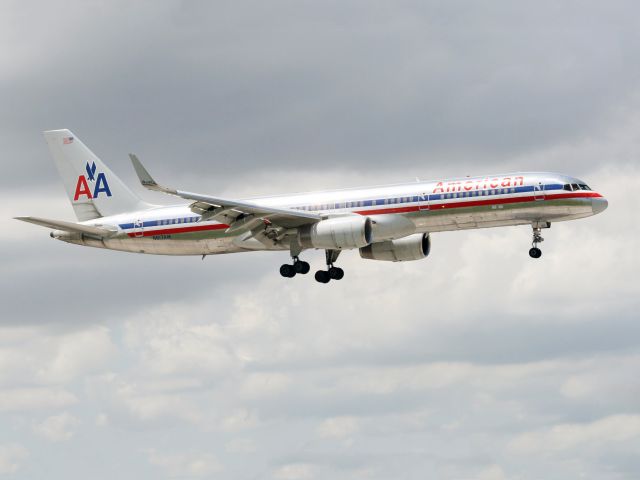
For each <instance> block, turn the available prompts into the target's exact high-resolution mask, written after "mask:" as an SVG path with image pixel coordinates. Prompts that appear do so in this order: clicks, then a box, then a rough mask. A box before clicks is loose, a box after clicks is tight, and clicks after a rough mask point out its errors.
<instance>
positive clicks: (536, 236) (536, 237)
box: [529, 226, 544, 258]
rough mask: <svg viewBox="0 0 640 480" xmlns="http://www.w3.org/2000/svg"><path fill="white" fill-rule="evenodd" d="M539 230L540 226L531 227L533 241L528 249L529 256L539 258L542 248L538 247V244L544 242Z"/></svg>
mask: <svg viewBox="0 0 640 480" xmlns="http://www.w3.org/2000/svg"><path fill="white" fill-rule="evenodd" d="M541 230H542V229H541V228H540V227H537V226H534V227H533V242H532V243H531V248H530V249H529V256H530V257H531V258H540V257H541V256H542V250H540V249H539V248H538V244H539V243H542V242H544V238H542V233H541Z"/></svg>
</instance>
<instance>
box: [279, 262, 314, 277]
mask: <svg viewBox="0 0 640 480" xmlns="http://www.w3.org/2000/svg"><path fill="white" fill-rule="evenodd" d="M309 270H311V265H309V263H308V262H304V261H302V260H300V259H299V258H298V257H293V265H289V264H288V263H285V264H284V265H282V266H281V267H280V275H282V276H283V277H287V278H292V277H295V276H296V274H297V273H299V274H301V275H306V274H307V273H309Z"/></svg>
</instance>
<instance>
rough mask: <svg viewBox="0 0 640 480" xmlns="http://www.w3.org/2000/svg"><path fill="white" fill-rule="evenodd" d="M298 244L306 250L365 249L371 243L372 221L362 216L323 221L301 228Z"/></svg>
mask: <svg viewBox="0 0 640 480" xmlns="http://www.w3.org/2000/svg"><path fill="white" fill-rule="evenodd" d="M298 242H299V243H300V245H301V246H302V247H304V248H324V249H331V250H334V249H335V250H340V249H350V248H360V247H364V246H365V245H369V244H370V243H371V220H370V219H369V218H368V217H361V216H360V215H358V216H355V215H354V216H348V217H335V218H329V219H327V220H321V221H319V222H318V223H314V224H313V225H309V226H307V227H302V228H300V229H299V230H298Z"/></svg>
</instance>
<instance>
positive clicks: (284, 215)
mask: <svg viewBox="0 0 640 480" xmlns="http://www.w3.org/2000/svg"><path fill="white" fill-rule="evenodd" d="M129 158H131V162H132V163H133V168H134V169H135V171H136V174H137V175H138V178H139V179H140V183H141V184H142V186H143V187H145V188H147V189H149V190H155V191H157V192H163V193H167V194H169V195H175V196H177V197H180V198H184V199H186V200H192V201H193V202H194V203H192V204H191V205H190V208H191V211H193V212H194V213H198V214H200V215H202V216H203V217H204V218H206V219H214V220H218V221H221V222H223V223H227V224H229V225H231V224H232V223H233V222H235V221H236V220H241V219H244V218H245V217H249V216H251V217H253V218H257V219H262V220H265V221H268V222H269V223H273V224H276V225H278V226H281V227H285V228H296V227H301V226H303V225H308V224H311V223H316V222H319V221H320V220H322V216H320V215H317V214H315V213H310V212H303V211H300V210H293V209H290V208H277V207H270V206H266V205H260V204H258V203H253V202H247V201H242V200H231V199H228V198H220V197H212V196H209V195H201V194H199V193H192V192H185V191H182V190H175V189H173V188H168V187H165V186H162V185H159V184H158V183H157V182H156V181H155V180H154V179H153V178H152V177H151V175H150V174H149V172H148V171H147V170H146V169H145V168H144V166H143V165H142V163H140V160H138V157H137V156H135V155H133V154H130V155H129ZM232 228H233V227H232Z"/></svg>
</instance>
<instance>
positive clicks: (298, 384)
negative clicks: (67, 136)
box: [0, 1, 640, 480]
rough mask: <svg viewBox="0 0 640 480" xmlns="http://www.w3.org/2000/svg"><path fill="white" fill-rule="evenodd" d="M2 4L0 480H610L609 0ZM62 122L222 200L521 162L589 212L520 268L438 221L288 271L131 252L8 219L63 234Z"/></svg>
mask: <svg viewBox="0 0 640 480" xmlns="http://www.w3.org/2000/svg"><path fill="white" fill-rule="evenodd" d="M578 7H579V8H578ZM0 9H1V10H0V11H1V14H0V38H2V40H3V41H2V42H0V45H3V46H2V47H0V61H2V64H3V75H2V78H0V95H1V96H2V99H3V107H4V111H5V115H4V116H2V117H1V118H0V125H1V126H2V133H0V141H1V143H2V145H3V154H2V157H0V158H1V160H0V165H2V173H3V175H2V176H1V177H0V185H2V190H1V191H0V212H1V215H0V217H1V218H0V230H1V231H2V232H3V234H2V237H0V247H1V248H0V263H2V265H3V270H2V273H3V275H1V276H0V302H1V303H2V306H3V309H2V315H1V316H0V410H1V411H0V425H2V427H3V428H0V473H6V474H10V475H14V476H15V477H17V478H42V477H45V476H46V477H47V478H69V477H70V476H72V477H78V476H89V475H90V476H91V477H92V478H114V477H116V476H117V477H122V476H135V477H136V478H176V477H179V478H217V477H219V476H224V477H225V478H247V479H249V478H252V479H254V478H276V479H295V478H328V477H331V478H350V479H351V478H359V477H360V478H424V476H425V473H426V474H427V475H428V476H432V477H438V478H451V479H454V478H479V479H483V480H490V479H494V480H502V479H508V478H522V479H527V478H549V479H554V478H558V479H561V478H562V479H565V478H576V477H579V476H580V475H583V476H586V477H589V478H590V477H594V478H595V477H597V478H603V479H608V478H610V479H616V480H617V479H620V478H629V479H631V478H635V477H634V475H635V472H637V470H638V461H637V458H640V457H639V454H640V451H638V447H637V445H638V439H639V438H640V429H638V425H639V424H638V414H639V413H638V405H637V398H638V394H639V391H638V382H637V378H636V377H637V371H638V366H639V358H640V357H639V355H640V348H639V344H638V341H637V339H638V333H639V331H638V328H640V327H638V322H637V320H636V317H637V314H636V312H637V310H638V307H640V305H639V300H638V299H639V298H640V291H639V289H638V282H637V281H636V276H637V269H638V267H639V265H640V263H639V261H640V259H639V258H638V255H637V252H636V251H635V249H634V248H633V245H635V243H637V238H638V235H639V234H640V232H639V231H638V229H639V228H640V227H638V226H637V225H636V224H635V223H634V222H633V221H631V220H630V219H633V218H635V216H637V211H638V209H639V208H640V204H639V203H638V200H637V199H636V198H637V196H636V195H635V190H636V185H637V183H638V181H640V172H639V171H638V162H637V158H638V155H640V148H639V145H638V141H637V131H638V128H640V109H639V103H638V99H639V98H640V97H638V93H639V90H638V73H639V72H638V66H637V62H635V61H634V58H635V57H634V55H635V52H636V51H637V50H638V46H639V45H638V43H639V38H638V33H637V28H636V25H635V24H636V22H635V18H637V7H636V5H635V4H634V3H631V2H616V3H614V4H607V6H606V7H604V6H601V5H600V4H599V3H597V2H586V3H585V2H583V3H581V4H580V5H579V6H577V5H575V4H573V3H571V2H564V3H557V2H543V3H540V4H536V6H535V8H532V7H530V6H523V5H516V4H514V3H513V2H511V3H510V2H497V3H492V4H482V5H480V4H476V3H472V2H465V3H462V4H454V3H447V4H438V3H424V2H399V3H398V2H395V3H394V4H386V3H383V2H351V3H345V2H328V3H327V2H324V3H322V4H319V3H314V2H276V3H273V2H272V3H264V2H250V3H245V4H242V5H240V4H236V3H225V2H215V3H211V2H161V3H158V2H138V3H136V4H130V3H126V2H109V3H106V2H99V1H98V2H76V3H74V4H72V5H67V6H66V7H65V8H61V7H60V6H59V5H49V4H46V3H42V4H38V3H34V4H25V3H19V2H14V3H8V4H5V5H4V6H3V7H0ZM60 127H68V128H71V129H73V130H74V132H75V133H76V134H77V135H78V136H79V137H81V138H82V139H83V140H84V141H85V142H86V143H87V144H88V145H89V146H90V147H91V148H92V149H93V150H94V151H95V152H96V153H98V154H99V155H100V156H101V157H103V159H105V160H106V161H107V162H108V163H109V164H110V165H111V166H112V167H113V169H114V171H116V172H117V173H118V174H119V176H121V177H122V178H123V179H125V180H126V181H127V182H130V183H133V180H134V176H133V172H132V171H131V167H130V166H129V165H128V161H127V156H126V154H127V153H128V152H129V151H135V152H136V153H138V154H139V155H140V156H141V158H143V160H144V161H145V163H146V164H147V165H148V166H149V168H150V170H151V171H152V172H153V173H154V174H155V175H157V176H158V177H159V178H160V179H161V180H163V181H165V182H167V183H173V184H175V185H176V186H181V187H184V188H190V189H194V190H202V191H203V192H211V193H218V194H225V195H228V196H232V197H233V196H250V195H255V194H265V193H281V192H287V191H300V190H312V189H326V188H332V187H333V186H336V187H343V186H349V185H357V184H360V185H362V184H380V183H386V182H389V181H403V180H406V179H407V178H409V179H413V177H414V176H415V175H420V176H429V177H437V176H450V175H460V174H466V173H473V172H478V173H485V172H487V171H505V170H510V169H532V170H533V169H547V170H554V171H565V172H568V173H574V174H576V175H579V176H584V177H585V179H586V180H588V181H589V183H590V184H593V185H594V186H596V187H597V188H598V189H599V190H601V191H603V192H605V194H606V196H607V197H608V199H609V200H610V207H609V209H608V210H607V211H606V212H605V213H604V214H603V215H599V216H597V217H594V218H591V219H587V220H583V221H578V222H570V223H567V224H557V225H554V226H553V228H552V229H551V230H550V231H549V232H546V235H545V237H546V239H547V241H546V242H545V245H544V246H545V255H544V258H543V259H542V260H543V261H542V262H538V263H533V262H531V261H529V259H528V257H527V256H526V249H527V248H528V244H529V242H530V238H529V231H528V230H527V229H526V228H524V227H522V228H509V229H494V230H486V231H474V232H454V233H443V234H438V235H434V238H433V241H434V248H433V250H432V256H430V257H429V258H428V259H427V260H424V261H422V262H415V263H412V264H401V265H395V264H394V265H389V264H383V263H375V262H366V261H364V260H361V259H360V258H359V257H358V256H357V254H356V253H355V252H352V253H346V254H344V255H343V256H341V258H340V264H341V265H343V266H344V267H345V269H346V271H347V277H346V278H345V280H343V282H341V283H340V284H337V283H335V284H329V285H327V286H319V285H316V284H315V282H313V281H312V279H311V278H305V279H302V278H295V279H293V281H291V282H289V281H283V280H282V279H281V278H280V277H279V276H278V275H277V267H278V266H279V265H280V263H282V262H283V261H285V260H286V254H284V253H254V254H250V255H229V256H218V257H210V258H207V259H206V260H205V261H200V259H199V258H196V257H194V258H166V257H152V256H139V255H131V254H124V253H118V252H109V251H101V250H94V249H82V248H80V247H75V246H70V245H65V244H62V243H60V242H54V241H53V240H51V239H50V238H48V236H47V231H46V230H44V229H39V228H37V227H35V226H32V225H26V224H20V223H19V222H16V221H14V220H11V219H10V218H11V217H12V216H16V215H29V214H32V215H41V216H48V217H52V218H61V219H71V218H72V212H71V209H70V208H69V205H68V203H67V202H66V198H65V197H64V193H63V189H62V186H61V184H60V182H59V180H58V178H57V173H56V171H55V169H54V167H53V162H52V161H51V159H50V158H49V155H48V152H47V151H46V148H45V145H44V142H43V140H42V138H41V130H44V129H48V128H60ZM133 188H134V189H136V190H137V191H138V192H140V188H139V187H138V186H136V185H134V186H133ZM141 193H142V192H141ZM142 194H143V195H144V196H145V198H148V199H150V200H152V201H158V202H166V201H167V199H165V198H163V197H160V196H153V195H152V194H150V193H148V192H144V193H142ZM305 258H308V259H309V260H310V261H312V262H313V264H314V266H315V265H319V264H321V263H322V258H321V255H320V253H319V252H308V253H305ZM324 287H326V288H324Z"/></svg>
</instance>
